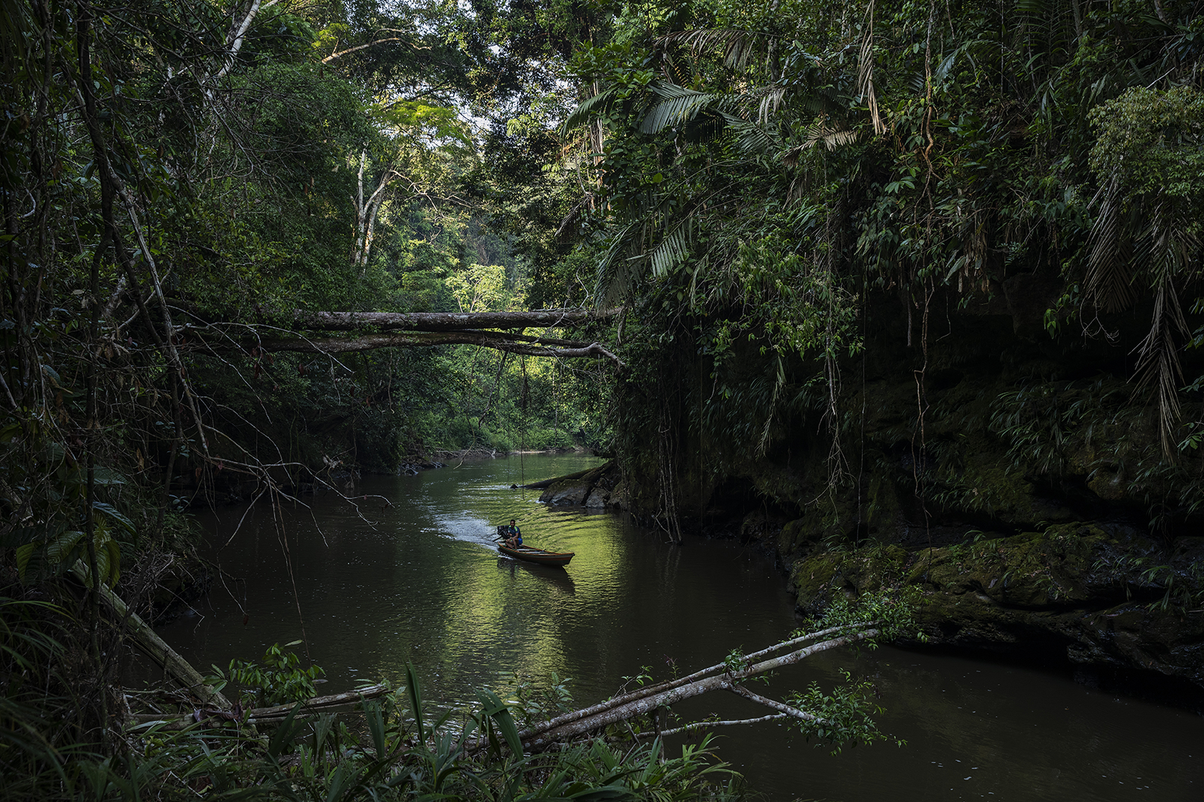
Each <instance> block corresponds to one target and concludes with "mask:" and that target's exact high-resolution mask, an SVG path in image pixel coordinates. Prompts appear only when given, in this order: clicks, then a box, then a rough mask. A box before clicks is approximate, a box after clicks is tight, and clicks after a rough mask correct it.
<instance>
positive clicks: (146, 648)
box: [71, 561, 232, 710]
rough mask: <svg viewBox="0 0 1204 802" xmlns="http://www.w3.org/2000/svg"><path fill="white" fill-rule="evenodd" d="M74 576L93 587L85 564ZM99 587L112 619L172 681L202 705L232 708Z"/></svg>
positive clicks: (73, 570) (76, 567)
mask: <svg viewBox="0 0 1204 802" xmlns="http://www.w3.org/2000/svg"><path fill="white" fill-rule="evenodd" d="M71 573H72V574H74V575H75V577H76V578H77V579H79V581H80V582H83V583H84V586H85V587H88V586H90V585H91V584H92V581H91V577H90V576H89V574H88V569H87V567H85V566H84V564H83V563H82V562H80V561H76V563H75V565H73V566H72V567H71ZM97 588H98V589H99V593H100V599H101V601H102V602H104V605H105V606H106V607H107V608H108V609H109V611H110V612H111V613H112V615H113V617H114V618H115V619H117V621H118V622H119V623H120V624H121V625H122V626H124V627H125V628H126V629H127V630H128V631H129V633H130V634H131V635H132V636H133V638H134V643H135V644H137V646H138V648H140V649H141V650H142V651H143V652H145V653H146V655H147V656H148V657H150V658H151V659H152V660H154V661H155V662H156V663H158V664H159V666H160V667H161V668H162V669H163V670H164V671H166V672H167V673H168V674H169V675H171V677H172V678H173V679H175V680H176V681H177V682H179V683H180V684H181V685H183V686H184V687H185V688H187V689H188V690H189V691H190V692H192V693H194V694H196V696H197V698H199V699H200V700H201V702H202V703H203V704H206V705H209V706H211V707H216V708H218V709H219V710H230V709H231V707H232V705H231V704H230V700H228V699H227V698H226V697H224V696H222V695H221V693H220V692H218V691H217V689H216V688H214V687H213V686H212V685H210V684H208V683H207V682H205V678H204V677H202V676H201V674H200V672H198V671H197V670H196V669H195V668H193V667H192V665H191V664H190V663H189V662H188V661H187V660H185V659H184V658H183V657H181V656H180V655H179V654H178V653H177V652H176V650H175V649H173V648H171V647H170V646H168V645H167V643H166V642H165V641H164V640H163V639H162V638H160V637H159V636H158V635H156V634H155V631H154V630H153V629H151V627H150V625H149V624H147V623H146V622H145V621H143V620H142V618H141V617H140V616H139V615H138V614H137V613H135V612H134V611H133V610H131V609H130V608H129V607H128V606H127V605H126V603H125V602H124V601H122V600H121V597H120V596H118V595H117V594H116V593H114V592H113V591H112V590H110V589H109V588H108V586H106V585H105V584H104V583H103V582H99V583H97Z"/></svg>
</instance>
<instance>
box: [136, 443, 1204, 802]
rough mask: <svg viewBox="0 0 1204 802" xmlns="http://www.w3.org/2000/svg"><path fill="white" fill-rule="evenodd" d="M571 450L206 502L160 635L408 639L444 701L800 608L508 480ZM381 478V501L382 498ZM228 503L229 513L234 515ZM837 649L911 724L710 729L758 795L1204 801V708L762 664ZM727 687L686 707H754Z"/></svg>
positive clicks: (214, 656) (601, 675) (734, 639)
mask: <svg viewBox="0 0 1204 802" xmlns="http://www.w3.org/2000/svg"><path fill="white" fill-rule="evenodd" d="M597 462H598V461H597V460H594V459H592V458H588V457H581V456H555V457H550V456H538V457H532V456H527V457H525V458H522V459H520V458H518V457H511V458H509V459H505V460H490V461H485V462H472V463H465V464H463V465H460V466H449V467H446V468H443V469H440V470H436V471H428V472H425V473H421V474H419V475H417V476H401V477H395V478H390V477H368V478H365V479H363V480H361V481H358V482H356V483H355V485H354V487H347V488H344V490H345V492H347V494H348V495H355V496H364V495H369V496H370V497H369V498H368V499H366V500H363V501H360V502H359V509H358V510H357V509H355V508H353V507H352V506H350V505H348V504H347V503H345V502H343V501H341V500H339V499H338V498H337V497H336V496H334V495H333V494H328V495H325V496H319V497H317V498H307V499H306V503H307V504H308V505H309V506H308V508H304V507H300V506H298V507H296V508H292V509H288V510H285V520H284V523H285V527H284V528H285V532H286V534H285V536H284V537H282V536H281V535H280V534H279V533H278V531H277V528H276V526H275V525H274V524H273V517H272V514H271V511H270V509H268V508H267V507H263V508H255V509H251V510H247V509H246V508H245V507H231V508H226V509H222V510H219V511H218V513H217V514H216V515H213V516H212V517H210V518H209V519H207V521H206V525H207V527H208V529H209V537H210V542H211V545H212V552H211V554H212V555H213V556H214V557H215V559H217V560H218V561H219V563H220V565H221V567H222V569H223V571H224V572H226V573H227V574H228V577H227V579H226V580H225V581H224V582H217V583H215V584H214V588H213V590H212V592H211V594H210V597H209V599H207V600H206V601H205V602H203V603H200V604H198V605H196V609H195V611H194V612H193V613H191V614H189V615H187V616H185V617H184V618H182V619H180V620H178V621H176V622H175V623H173V624H171V625H170V626H168V627H165V628H163V629H162V630H160V631H161V633H162V634H163V636H164V637H165V638H166V639H167V641H168V642H169V643H170V644H171V645H172V646H174V647H175V648H176V649H178V650H179V651H180V652H181V653H182V654H183V655H184V656H185V657H186V658H187V659H189V660H190V661H191V662H192V663H193V664H194V665H196V666H198V667H202V668H206V667H208V666H209V665H210V664H218V665H221V666H223V667H224V666H225V665H226V664H227V663H228V662H229V661H230V660H231V659H233V658H245V659H254V658H258V657H259V656H260V655H261V654H262V653H263V650H264V648H265V647H267V646H269V645H271V644H273V643H281V644H283V643H286V642H288V641H292V640H296V639H300V638H302V637H304V638H305V639H306V641H307V642H308V650H309V654H310V656H311V658H312V659H313V661H314V662H316V663H317V664H318V665H321V666H322V667H323V668H324V669H325V670H326V678H327V679H328V681H329V682H328V684H326V685H324V686H322V691H323V692H326V693H334V692H337V691H342V690H347V689H350V688H351V687H352V686H354V684H355V683H356V682H357V681H359V680H372V681H375V680H378V679H380V678H382V677H384V678H388V679H391V680H392V681H394V682H397V683H399V682H400V680H401V678H402V677H403V676H404V668H405V664H406V662H407V661H411V662H413V663H414V664H415V665H416V666H417V667H418V670H419V673H420V676H421V677H422V679H423V682H424V683H425V685H424V687H425V689H426V696H427V697H428V698H429V699H432V700H443V701H444V702H446V703H447V704H449V705H450V704H454V703H456V702H458V701H459V700H465V701H467V700H471V699H473V698H474V697H475V690H476V689H477V688H478V687H480V686H482V685H493V686H495V687H496V686H498V685H499V684H500V683H502V682H503V681H504V678H505V677H506V675H508V674H511V673H513V672H518V673H519V674H520V675H522V676H523V677H525V678H528V679H530V680H531V681H534V682H546V681H547V680H548V678H550V677H551V676H552V675H553V674H555V675H557V676H559V677H561V678H568V680H569V685H568V687H569V689H570V690H571V691H572V693H573V696H574V699H575V701H576V702H578V703H580V704H582V705H584V704H587V703H592V702H595V701H598V700H600V699H603V698H605V697H607V696H610V695H611V694H613V693H614V692H615V691H616V689H617V688H618V686H619V685H621V684H622V683H623V682H624V678H625V677H632V676H634V675H637V674H640V673H641V672H642V671H644V670H645V668H644V667H646V670H647V671H648V672H649V673H651V674H652V675H653V677H655V678H656V679H662V678H666V677H668V676H671V675H672V672H673V669H674V666H676V668H677V670H678V671H680V673H683V674H684V673H688V672H689V671H692V670H694V669H697V668H701V667H703V666H706V665H711V664H713V663H717V662H721V661H722V660H723V658H724V656H725V655H727V654H728V652H729V651H731V650H732V649H735V648H743V649H745V650H748V651H751V650H755V649H759V648H761V647H763V646H767V645H769V644H771V643H774V642H775V641H777V640H780V639H782V638H785V637H786V636H787V635H788V634H789V633H790V632H791V630H792V629H794V628H795V627H796V626H797V623H796V621H795V619H794V616H793V608H792V604H791V597H790V595H789V593H788V592H787V590H786V587H785V581H784V579H783V577H782V576H781V575H780V574H779V573H778V572H777V571H776V570H775V569H774V568H773V566H772V565H771V564H770V563H769V561H768V560H767V559H765V558H764V557H763V556H761V555H759V554H756V553H749V552H748V551H746V550H742V549H741V547H740V546H739V545H738V544H734V543H726V542H713V541H687V543H686V544H684V545H683V546H680V547H672V546H669V545H667V544H666V543H665V542H664V538H663V537H662V536H660V535H659V534H657V533H655V532H650V531H647V530H642V529H639V528H638V527H635V526H633V525H632V524H631V523H630V522H629V521H628V520H627V519H626V517H625V516H622V515H619V514H615V513H606V512H587V511H585V510H583V509H581V508H572V509H569V508H548V507H546V506H544V505H541V504H539V503H538V501H537V498H538V492H537V491H526V490H512V489H511V485H512V484H521V483H523V482H524V481H525V482H532V481H536V480H539V479H543V478H550V477H552V476H558V475H563V474H567V473H570V472H573V471H576V470H580V469H582V468H585V467H589V466H591V465H594V464H597ZM372 495H376V496H382V497H384V498H386V499H388V502H389V503H388V504H387V505H386V504H384V503H382V501H381V500H380V499H379V498H372V497H371V496H372ZM510 518H517V519H518V520H519V523H520V525H521V526H522V528H523V532H524V535H525V537H526V539H527V541H528V542H529V543H531V544H532V545H537V546H540V547H544V548H548V549H552V550H560V551H573V552H576V555H577V556H576V557H575V558H574V559H573V561H572V564H571V565H570V566H569V567H568V569H567V570H565V571H560V570H554V569H543V568H539V567H534V566H526V565H521V564H516V563H514V562H511V561H509V560H506V559H500V558H499V557H498V555H497V553H496V551H494V549H493V546H492V543H491V540H490V535H491V534H492V532H493V529H494V526H495V525H496V524H499V523H504V522H505V521H507V520H509V519H510ZM240 522H241V523H240ZM842 667H844V668H850V669H853V670H854V671H857V672H861V673H863V674H866V675H869V676H870V677H872V678H873V680H874V682H875V684H876V686H877V688H878V691H879V693H880V703H881V704H882V705H883V706H884V707H885V708H886V712H885V713H883V714H882V715H881V716H880V717H879V718H878V721H879V723H880V726H881V728H882V729H883V730H884V731H886V732H888V733H890V734H892V735H894V736H897V737H900V738H903V739H905V740H906V741H907V745H906V746H904V747H897V746H894V745H886V744H883V743H878V744H875V745H873V746H870V747H868V748H862V747H858V748H855V749H848V750H845V751H844V752H843V753H841V754H839V755H832V754H829V752H828V751H827V750H826V749H822V748H816V747H815V746H813V745H812V744H809V743H807V742H805V741H804V740H803V739H802V738H801V737H799V736H797V735H794V734H792V732H791V731H790V730H788V729H787V728H786V727H784V726H776V725H773V724H770V725H758V726H756V727H747V728H740V729H727V730H725V731H723V732H722V733H721V734H722V737H721V738H720V740H719V754H720V756H721V757H722V758H724V759H726V760H728V761H729V762H731V763H732V764H734V765H735V767H736V768H737V769H739V770H740V771H742V772H743V773H744V774H745V775H746V777H747V779H748V783H749V786H750V787H751V789H753V790H755V791H758V792H760V793H761V794H763V796H764V797H765V798H768V799H770V800H783V802H789V801H790V800H794V799H799V800H831V801H832V802H837V801H838V800H839V801H840V802H887V801H888V800H889V801H890V802H911V801H912V800H914V801H915V802H920V801H921V800H922V801H923V802H945V800H971V799H995V800H1005V801H1007V802H1034V801H1039V800H1051V802H1052V801H1053V800H1057V802H1067V801H1069V800H1074V801H1075V802H1078V801H1079V800H1084V801H1089V802H1111V801H1112V800H1117V801H1118V802H1119V801H1120V800H1158V802H1180V801H1181V802H1188V800H1200V799H1204V719H1201V718H1199V717H1197V716H1195V715H1193V714H1190V713H1186V712H1181V711H1178V710H1174V709H1169V708H1165V707H1160V706H1156V705H1152V704H1147V703H1145V702H1141V701H1137V700H1134V699H1129V698H1117V697H1115V696H1113V695H1109V694H1105V693H1101V692H1098V691H1093V690H1090V689H1087V688H1084V687H1081V686H1079V685H1075V684H1073V683H1072V682H1070V681H1069V680H1068V679H1065V678H1063V677H1059V676H1055V675H1052V674H1045V673H1041V672H1039V671H1035V670H1031V669H1023V668H1016V667H1007V666H999V665H994V664H990V663H984V662H975V661H971V660H966V659H959V658H951V657H945V656H934V655H929V654H925V653H922V652H910V651H901V650H894V649H882V650H879V651H876V652H867V653H863V654H861V655H855V654H853V653H851V652H843V653H829V654H826V655H823V656H821V658H819V659H818V660H813V661H810V662H808V664H806V665H804V666H799V667H795V668H792V669H791V670H790V671H788V672H784V673H781V674H779V675H777V676H775V677H774V679H773V683H772V685H771V686H770V688H769V690H770V691H771V692H773V693H776V694H778V695H780V696H781V695H784V694H785V692H786V691H787V689H789V688H791V687H796V688H800V689H801V688H804V687H805V686H806V685H807V684H809V683H810V682H812V681H818V682H820V683H821V684H824V685H829V686H830V685H831V683H832V682H833V681H834V680H835V678H836V677H837V676H838V670H839V669H840V668H842ZM747 704H748V703H746V702H744V701H743V700H740V699H737V698H735V697H732V698H730V699H729V698H725V697H721V698H715V699H712V698H710V697H703V698H702V699H700V700H692V702H691V704H690V706H689V708H688V709H685V708H683V709H682V710H681V711H679V712H681V713H683V714H685V713H690V714H695V715H705V714H706V713H707V712H712V711H714V712H718V713H719V714H720V715H721V716H722V717H723V718H734V717H745V716H749V715H761V714H762V712H763V711H762V710H761V709H757V708H752V709H750V708H749V707H745V705H747Z"/></svg>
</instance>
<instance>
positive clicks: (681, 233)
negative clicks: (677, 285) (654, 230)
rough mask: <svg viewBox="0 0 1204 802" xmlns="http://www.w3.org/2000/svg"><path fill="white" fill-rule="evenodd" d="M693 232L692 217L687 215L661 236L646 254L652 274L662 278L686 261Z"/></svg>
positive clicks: (692, 239) (691, 243)
mask: <svg viewBox="0 0 1204 802" xmlns="http://www.w3.org/2000/svg"><path fill="white" fill-rule="evenodd" d="M693 234H694V218H693V216H688V217H686V218H685V219H684V220H681V221H680V222H678V223H677V225H676V226H675V227H674V228H673V230H671V231H669V232H668V233H666V234H665V235H664V236H662V237H661V240H660V242H658V243H657V244H656V247H655V248H653V249H652V252H651V253H650V254H649V255H648V258H649V262H650V263H651V265H652V275H654V276H656V277H657V278H663V277H664V276H667V275H668V274H669V273H670V272H672V271H673V270H674V269H675V268H676V267H677V266H678V265H680V264H681V263H682V262H684V261H686V258H687V257H688V256H689V255H690V247H691V246H692V245H693V242H694V237H693Z"/></svg>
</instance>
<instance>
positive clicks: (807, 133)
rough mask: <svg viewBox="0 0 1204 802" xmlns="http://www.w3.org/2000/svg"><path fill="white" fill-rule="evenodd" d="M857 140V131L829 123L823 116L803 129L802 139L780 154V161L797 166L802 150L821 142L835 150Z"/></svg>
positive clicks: (790, 165) (789, 165) (788, 165)
mask: <svg viewBox="0 0 1204 802" xmlns="http://www.w3.org/2000/svg"><path fill="white" fill-rule="evenodd" d="M856 141H857V131H856V130H854V129H852V128H847V127H845V126H839V127H837V126H834V125H829V124H828V120H827V118H826V117H825V116H823V115H821V116H820V117H819V119H817V120H815V121H814V122H813V123H811V124H810V125H808V126H807V127H806V128H805V129H803V141H802V142H800V143H799V144H797V145H795V146H794V147H792V148H790V149H788V150H787V151H786V152H785V153H783V154H782V163H783V164H785V165H786V166H787V167H791V168H793V167H797V166H798V163H799V159H800V158H801V157H802V155H803V151H805V150H807V149H809V148H811V147H814V146H815V145H817V144H819V143H821V142H822V143H823V145H824V147H826V148H827V149H828V150H836V149H837V148H839V147H843V146H845V145H851V144H853V143H854V142H856Z"/></svg>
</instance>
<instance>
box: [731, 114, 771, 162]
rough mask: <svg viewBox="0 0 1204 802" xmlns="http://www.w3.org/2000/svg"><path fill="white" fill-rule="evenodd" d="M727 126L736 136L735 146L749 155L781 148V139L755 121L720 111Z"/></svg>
mask: <svg viewBox="0 0 1204 802" xmlns="http://www.w3.org/2000/svg"><path fill="white" fill-rule="evenodd" d="M721 114H722V116H723V119H724V121H725V122H726V123H727V127H728V128H729V129H730V130H731V132H732V133H733V134H735V137H736V148H737V149H738V150H740V152H741V153H745V154H747V155H750V156H755V155H759V154H766V153H774V152H777V151H778V150H781V148H782V140H781V138H780V137H778V136H777V135H776V134H774V133H772V132H771V131H769V130H768V129H767V128H764V127H762V126H760V125H758V124H757V123H755V122H753V121H751V120H746V119H744V118H743V117H737V116H735V115H734V114H728V113H726V112H721Z"/></svg>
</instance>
